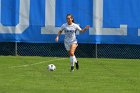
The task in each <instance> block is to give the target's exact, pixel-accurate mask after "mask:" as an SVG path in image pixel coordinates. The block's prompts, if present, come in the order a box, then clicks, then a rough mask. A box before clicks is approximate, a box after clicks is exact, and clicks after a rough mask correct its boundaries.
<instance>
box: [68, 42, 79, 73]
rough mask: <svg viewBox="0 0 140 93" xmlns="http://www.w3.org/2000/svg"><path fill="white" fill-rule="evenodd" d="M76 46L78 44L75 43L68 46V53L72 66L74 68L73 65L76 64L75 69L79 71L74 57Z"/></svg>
mask: <svg viewBox="0 0 140 93" xmlns="http://www.w3.org/2000/svg"><path fill="white" fill-rule="evenodd" d="M77 46H78V44H77V43H73V44H71V46H70V51H69V55H70V59H71V60H72V62H73V63H72V64H73V66H74V63H75V64H76V69H77V70H78V69H79V64H78V61H77V59H76V57H75V54H74V53H75V50H76V48H77Z"/></svg>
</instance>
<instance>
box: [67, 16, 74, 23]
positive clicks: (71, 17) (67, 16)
mask: <svg viewBox="0 0 140 93" xmlns="http://www.w3.org/2000/svg"><path fill="white" fill-rule="evenodd" d="M68 16H71V18H72V19H73V20H72V22H73V23H74V17H73V15H72V14H67V16H66V17H68Z"/></svg>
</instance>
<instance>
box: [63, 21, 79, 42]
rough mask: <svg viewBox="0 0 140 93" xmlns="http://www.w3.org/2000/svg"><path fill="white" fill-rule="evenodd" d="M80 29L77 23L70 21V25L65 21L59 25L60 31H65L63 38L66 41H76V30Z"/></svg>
mask: <svg viewBox="0 0 140 93" xmlns="http://www.w3.org/2000/svg"><path fill="white" fill-rule="evenodd" d="M77 30H78V31H80V30H82V29H81V28H80V27H79V25H78V24H75V23H72V24H71V25H68V24H67V23H65V24H63V25H62V26H61V31H64V33H65V39H64V41H65V42H67V43H72V42H77V39H76V31H77Z"/></svg>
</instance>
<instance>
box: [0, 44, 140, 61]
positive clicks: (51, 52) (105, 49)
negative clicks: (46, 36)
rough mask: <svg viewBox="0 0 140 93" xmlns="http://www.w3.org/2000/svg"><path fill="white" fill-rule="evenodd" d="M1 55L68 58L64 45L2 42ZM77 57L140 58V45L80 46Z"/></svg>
mask: <svg viewBox="0 0 140 93" xmlns="http://www.w3.org/2000/svg"><path fill="white" fill-rule="evenodd" d="M0 55H4V56H5V55H12V56H48V57H68V53H67V51H66V50H65V47H64V45H63V43H14V42H1V43H0ZM75 55H76V56H77V57H79V58H80V57H82V58H127V59H128V58H129V59H131V58H133V59H139V58H140V45H127V44H78V47H77V49H76V52H75Z"/></svg>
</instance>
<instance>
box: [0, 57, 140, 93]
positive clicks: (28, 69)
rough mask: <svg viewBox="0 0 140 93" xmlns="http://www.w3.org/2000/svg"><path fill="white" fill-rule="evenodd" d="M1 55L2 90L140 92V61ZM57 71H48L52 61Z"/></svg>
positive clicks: (8, 92) (12, 92)
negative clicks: (74, 66)
mask: <svg viewBox="0 0 140 93" xmlns="http://www.w3.org/2000/svg"><path fill="white" fill-rule="evenodd" d="M78 60H79V62H80V69H79V70H78V71H77V70H75V71H74V72H70V62H69V58H57V57H56V58H54V57H34V56H32V57H29V56H26V57H25V56H0V93H140V89H139V87H140V72H139V71H140V60H138V59H94V58H78ZM50 63H53V64H55V65H56V71H53V72H52V71H48V70H47V66H48V64H50Z"/></svg>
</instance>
